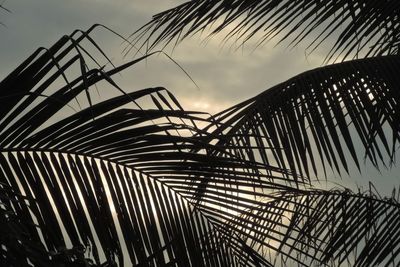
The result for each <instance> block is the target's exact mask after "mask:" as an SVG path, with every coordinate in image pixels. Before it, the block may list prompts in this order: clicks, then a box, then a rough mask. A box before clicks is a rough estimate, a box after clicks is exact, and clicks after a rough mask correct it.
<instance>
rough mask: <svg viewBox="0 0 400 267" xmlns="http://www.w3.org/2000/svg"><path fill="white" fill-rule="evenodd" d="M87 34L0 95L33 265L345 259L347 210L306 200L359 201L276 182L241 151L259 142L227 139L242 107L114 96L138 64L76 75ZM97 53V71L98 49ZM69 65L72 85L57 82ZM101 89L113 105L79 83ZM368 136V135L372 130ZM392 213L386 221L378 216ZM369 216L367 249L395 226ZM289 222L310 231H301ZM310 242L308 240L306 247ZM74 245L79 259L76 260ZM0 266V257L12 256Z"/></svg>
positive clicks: (280, 175)
mask: <svg viewBox="0 0 400 267" xmlns="http://www.w3.org/2000/svg"><path fill="white" fill-rule="evenodd" d="M93 29H94V28H92V29H90V30H89V31H87V32H79V31H78V32H76V33H74V34H73V35H72V36H69V37H68V36H66V37H64V38H62V39H61V40H60V41H59V42H58V43H56V45H55V46H53V47H51V48H50V49H48V50H45V49H41V50H38V51H37V52H35V53H34V54H33V55H32V56H31V57H30V58H28V59H27V60H26V61H25V62H24V63H23V64H22V65H20V67H18V68H17V69H16V70H15V71H14V72H12V73H11V74H10V75H9V76H8V77H6V78H5V79H4V80H3V82H2V83H1V84H0V99H1V103H2V105H0V107H1V109H0V112H1V115H2V116H1V118H2V119H0V125H1V128H0V129H1V130H0V137H1V138H0V140H1V142H0V183H2V184H5V185H6V186H7V187H11V188H12V189H13V190H15V191H16V192H17V193H18V194H20V195H23V196H25V197H27V198H28V199H32V200H33V201H32V202H30V203H29V208H28V206H27V205H26V203H24V202H17V204H16V205H11V206H9V207H11V211H12V212H13V213H15V215H16V216H17V218H19V219H21V218H23V219H24V221H25V223H26V224H27V225H30V227H28V228H27V230H26V231H27V236H29V239H31V240H33V241H34V242H36V243H40V244H42V245H41V246H42V247H43V250H44V251H46V252H47V253H45V254H44V256H43V255H42V256H43V257H44V259H43V260H44V261H45V262H49V261H50V262H51V263H55V262H57V261H61V262H63V261H64V263H65V262H69V263H71V264H72V263H78V261H79V260H81V259H82V257H83V258H84V257H90V258H93V259H94V261H95V262H96V264H100V263H101V262H103V261H107V262H108V264H109V265H110V266H111V265H112V264H114V263H115V262H118V263H120V265H123V264H124V263H127V264H130V263H132V264H133V265H139V266H146V265H153V266H154V265H156V266H164V265H171V266H273V265H274V262H275V259H276V258H277V257H279V258H280V259H282V260H284V261H285V260H287V261H292V262H295V263H296V264H300V265H301V264H303V265H304V264H305V263H306V262H310V261H311V260H312V259H314V258H315V259H314V262H316V263H317V264H325V263H328V262H329V261H331V260H332V261H340V260H341V259H342V258H344V259H348V258H351V256H352V255H350V254H349V253H348V251H347V250H343V249H345V248H342V247H340V244H339V245H338V244H336V243H335V242H336V241H335V240H337V238H342V239H343V238H345V237H342V236H340V235H339V234H340V233H341V232H340V231H339V230H337V229H338V227H340V226H342V225H343V223H341V222H343V221H347V220H348V221H349V223H348V224H346V225H345V226H346V227H349V229H352V227H353V225H354V224H356V223H357V221H358V220H360V218H359V217H357V216H356V214H353V213H350V214H352V215H351V216H349V212H348V210H346V212H342V210H341V209H345V208H347V206H346V207H345V208H344V207H343V205H341V204H340V203H341V202H340V201H339V202H338V201H337V199H334V200H332V201H331V200H329V201H327V202H324V201H323V199H320V198H319V197H320V196H321V195H323V196H326V197H327V198H329V199H330V198H332V197H331V196H337V198H339V199H340V198H343V199H346V201H347V199H350V200H349V201H353V200H357V199H361V200H362V201H364V200H365V199H366V198H367V197H366V196H358V195H355V194H350V193H348V192H346V191H345V192H338V191H335V192H329V191H328V192H326V191H316V190H314V189H312V188H311V189H310V187H309V186H307V185H306V184H305V183H304V182H305V181H306V180H304V179H300V177H301V178H302V176H301V175H297V176H294V173H293V172H292V171H294V170H295V171H297V169H296V168H291V169H292V170H291V171H289V170H287V169H286V168H285V166H283V164H280V165H282V166H279V164H269V163H267V162H266V161H263V160H262V159H263V158H261V157H260V156H256V155H255V154H256V153H255V152H254V151H253V152H251V151H252V147H251V144H252V143H254V140H258V139H260V140H261V136H262V135H261V134H260V133H258V132H256V130H254V133H251V132H243V133H240V131H238V129H242V128H241V127H243V125H246V124H247V125H250V124H252V125H253V124H254V125H257V123H258V122H259V120H254V121H253V118H252V117H250V116H248V117H247V116H241V115H237V114H240V112H242V111H243V110H245V111H246V109H248V110H251V107H254V103H256V102H257V101H256V100H255V99H251V100H249V101H247V102H244V103H242V104H239V105H238V106H235V107H233V108H232V109H230V110H228V111H226V112H223V113H222V114H219V115H218V116H214V117H211V118H208V117H207V116H206V115H205V114H203V113H200V112H189V111H185V110H183V108H182V107H181V105H180V104H179V103H178V101H177V100H176V99H175V98H174V97H173V96H172V94H171V93H170V92H168V91H167V90H166V89H164V88H149V89H144V90H139V91H134V92H129V93H127V92H124V91H122V89H121V88H119V87H118V85H117V84H116V82H115V81H114V80H113V76H114V75H115V74H117V73H119V72H120V71H122V70H124V69H126V68H128V67H130V66H132V65H133V64H135V63H136V62H139V61H140V60H142V59H144V58H146V57H148V56H150V55H147V56H144V57H142V58H140V59H138V60H135V61H132V62H128V63H126V64H124V65H122V66H113V65H111V67H110V68H111V69H106V68H105V67H104V65H102V64H100V63H98V62H97V61H99V62H100V59H96V61H95V62H94V63H95V67H89V62H88V61H89V60H87V59H88V58H89V59H91V60H93V59H94V58H93V57H91V55H90V54H86V53H87V51H88V50H87V48H84V47H82V43H83V41H84V40H89V43H90V44H92V45H93V47H94V49H95V50H98V49H100V48H99V46H98V45H97V44H96V43H95V42H94V41H93V39H91V38H90V36H89V33H90V32H91V31H92V30H93ZM100 54H102V55H103V56H104V60H105V62H106V63H107V62H109V60H108V58H107V56H105V53H104V52H102V51H101V50H100ZM103 64H104V63H103ZM382 64H383V63H382ZM393 64H394V63H393ZM394 65H395V64H394ZM96 66H97V67H96ZM74 67H77V69H78V74H76V72H74V71H71V72H70V70H71V69H72V68H74ZM358 67H359V71H361V70H364V68H362V67H360V66H358ZM389 67H390V66H389ZM332 68H333V69H334V68H335V67H332ZM356 69H357V67H356ZM351 73H353V74H354V72H351ZM351 73H350V74H349V75H350V76H351ZM355 73H357V72H355ZM70 74H71V75H70ZM361 74H365V73H364V72H363V73H361ZM361 74H360V75H361ZM373 74H375V75H376V76H374V75H373ZM74 75H75V76H74ZM71 76H72V78H71ZM362 77H366V76H363V75H362ZM368 77H370V78H371V77H372V78H371V80H370V83H372V81H375V79H378V78H379V79H378V81H379V83H378V85H379V86H377V87H379V90H381V89H382V90H383V89H387V87H386V84H387V83H388V81H386V80H385V82H382V81H381V80H380V79H383V78H385V77H386V76H384V75H381V73H376V72H374V71H371V72H368ZM60 80H61V81H64V83H61V82H60ZM101 82H106V84H107V85H111V87H112V88H114V89H115V90H118V92H120V95H119V96H116V97H110V98H109V99H106V100H104V101H100V102H98V103H96V102H95V101H94V100H93V99H92V97H91V90H93V89H92V85H95V84H97V85H100V84H101ZM381 82H382V83H381ZM383 85H385V86H383ZM371 90H378V89H374V88H372V87H371ZM276 91H277V90H276ZM286 91H287V92H284V93H282V95H280V98H281V104H282V105H284V104H285V103H287V101H289V103H290V102H291V101H292V100H293V95H294V96H297V95H296V94H295V93H293V92H292V91H293V90H291V89H290V88H288V89H287V90H286ZM386 92H387V91H385V96H386ZM265 94H269V93H268V92H267V93H265ZM377 94H378V92H377ZM274 96H275V95H274ZM374 97H375V95H374ZM377 97H378V96H377ZM75 98H76V99H75ZM285 98H286V99H288V100H287V101H285V100H284V99H285ZM260 99H263V98H262V97H260ZM276 99H278V98H276ZM391 99H392V98H390V97H388V98H387V99H386V98H385V99H383V100H382V101H383V102H384V101H389V100H391ZM75 101H78V102H79V103H80V104H79V105H78V106H79V108H80V110H79V111H74V112H73V113H72V114H68V113H67V112H66V110H68V109H74V107H75V106H76V105H74V104H73V103H74V102H75ZM260 101H261V100H260ZM262 101H264V102H262ZM262 101H261V102H262V103H264V104H265V99H264V100H262ZM374 101H375V98H374V100H373V101H372V100H371V102H374ZM376 101H377V100H376ZM84 102H86V104H84ZM261 102H260V103H261ZM383 102H382V103H383ZM277 103H279V102H278V101H277ZM390 103H391V104H390V108H393V105H392V102H390ZM393 103H394V104H395V102H393ZM396 103H397V102H396ZM3 104H4V105H3ZM256 106H257V105H256ZM394 106H395V105H394ZM257 107H258V108H261V107H265V106H260V105H258V106H257ZM276 108H277V107H276ZM359 108H360V110H364V109H363V108H362V107H359ZM364 108H365V109H367V108H366V107H364ZM257 110H258V111H259V109H257ZM364 111H365V110H364ZM391 111H392V112H394V109H393V110H391ZM365 112H371V113H367V114H368V116H370V115H371V114H375V113H374V112H373V111H371V110H368V111H365ZM375 112H376V114H381V112H382V111H380V110H378V109H375ZM389 113H390V112H389V111H388V112H387V114H389ZM252 114H253V113H252ZM387 114H386V113H385V114H384V116H383V118H385V119H386V120H390V121H391V120H394V118H396V117H395V115H393V117H390V116H388V115H387ZM55 117H56V118H55ZM232 118H235V119H232ZM244 118H246V119H244ZM321 120H326V118H325V117H323V118H321ZM204 122H206V123H208V124H209V125H210V126H209V128H208V127H206V129H200V128H199V127H198V126H197V125H200V123H204ZM232 122H233V127H232V128H231V127H230V123H232ZM391 122H392V121H391ZM320 126H321V127H323V126H324V125H320ZM213 127H214V128H216V129H214V131H211V129H212V128H213ZM235 127H236V128H235ZM374 127H375V125H374ZM375 128H376V127H375ZM375 128H374V130H373V131H372V133H375V132H376V133H378V132H379V131H378V130H379V129H378V130H375ZM208 129H210V131H209V130H208ZM232 129H234V130H232ZM245 129H250V128H249V127H248V126H247V128H245ZM254 129H255V128H254ZM224 134H227V135H224ZM253 136H256V138H255V139H253V141H251V140H250V139H252V138H253ZM395 137H396V138H397V135H396V136H395ZM232 140H233V141H232ZM243 140H244V141H243ZM374 140H375V139H374ZM231 141H232V143H231ZM235 142H236V143H235ZM371 142H372V141H371ZM256 147H257V149H256V150H257V151H259V152H257V153H260V154H261V153H262V152H261V151H263V150H265V147H264V146H262V145H260V144H257V145H256ZM371 149H372V148H371ZM373 149H375V150H373V151H375V152H374V153H378V152H376V149H377V148H375V147H374V148H373ZM371 153H372V152H371ZM284 160H286V159H285V158H283V161H284ZM274 165H277V166H274ZM3 188H5V187H1V189H2V191H1V192H3ZM307 197H309V198H310V199H311V200H305V198H307ZM368 201H369V202H371V203H372V204H371V205H372V207H375V206H374V205H376V206H377V207H378V208H380V207H381V206H379V205H378V204H379V203H384V204H382V205H383V206H384V207H385V208H386V209H388V210H395V211H396V208H398V204H397V202H390V201H386V200H382V199H378V198H376V197H375V198H374V197H369V198H368ZM369 202H368V203H369ZM332 203H333V204H335V205H336V206H335V205H333V204H332ZM351 203H353V202H351ZM351 203H350V204H349V205H348V208H349V210H350V211H353V209H355V207H356V206H354V205H353V204H351ZM331 204H332V205H333V207H331V206H330V205H331ZM360 205H361V204H360ZM368 205H369V204H368ZM357 207H358V206H357ZM368 207H370V206H368ZM319 210H323V211H326V212H327V213H329V214H330V213H332V212H338V213H337V216H338V219H337V220H331V217H329V216H328V217H324V216H323V214H325V213H321V212H319ZM382 210H384V209H383V208H382ZM380 211H381V210H380ZM359 212H360V213H359V214H360V216H362V214H365V213H370V212H371V210H370V209H365V208H362V207H361V208H360V210H359ZM396 214H397V213H395V212H390V216H397V215H396ZM372 215H373V216H372V217H373V218H375V219H376V221H377V225H378V226H377V227H379V225H381V226H380V227H384V229H385V231H386V232H385V233H383V234H382V239H381V240H380V239H376V238H375V239H374V240H377V243H376V242H375V241H374V242H375V243H376V244H385V242H387V238H386V236H388V235H389V234H391V236H393V237H395V234H396V233H397V232H396V230H397V228H398V227H397V224H396V223H394V224H389V223H386V224H385V223H383V224H382V223H381V224H378V222H381V220H382V221H384V222H386V220H385V218H389V217H385V215H384V214H383V213H379V212H378V213H376V214H375V213H373V214H372ZM374 216H375V217H374ZM314 218H315V219H316V220H317V221H319V222H320V223H321V224H324V222H325V224H324V225H329V226H330V227H331V228H327V229H328V230H327V231H326V232H323V233H320V232H318V235H315V239H311V238H309V235H308V233H309V232H312V231H318V229H320V228H321V227H323V226H320V225H319V224H318V225H315V224H313V223H312V222H313V220H314ZM394 218H395V221H396V217H394ZM35 224H36V225H37V226H38V227H33V225H35ZM294 225H295V226H296V225H304V227H306V228H307V229H309V230H307V231H308V232H307V233H304V231H302V230H301V229H298V228H296V227H294ZM363 226H365V225H363ZM367 226H368V225H367ZM367 226H365V227H362V228H360V229H361V230H360V231H359V234H358V236H360V237H363V238H367V239H368V238H369V235H370V233H372V234H374V233H380V232H379V231H378V232H374V231H373V230H371V229H370V228H368V227H367ZM313 227H314V228H313ZM315 229H316V230H315ZM329 229H332V231H329ZM346 233H347V232H346ZM17 239H18V240H19V241H23V240H21V239H19V238H17ZM309 240H312V241H313V242H314V243H312V244H308V241H309ZM321 240H322V241H321ZM345 240H347V239H346V238H345ZM363 240H364V239H363ZM371 240H372V239H371ZM395 241H396V240H394V242H395ZM2 242H3V241H2ZM4 242H5V243H6V245H9V244H8V243H7V241H4ZM316 242H320V243H318V244H319V246H316V245H315V244H316ZM346 242H348V241H346ZM368 242H369V241H368ZM368 242H367V243H366V244H369V243H368ZM371 242H372V241H371ZM375 243H374V244H375ZM393 244H396V243H393ZM353 245H354V246H364V247H365V249H364V251H366V252H364V253H369V252H373V253H374V254H373V255H380V256H379V257H380V258H379V257H378V256H371V257H369V258H366V259H365V262H361V263H362V264H364V263H365V264H370V263H375V262H385V261H386V262H388V261H390V260H391V257H392V258H394V259H397V255H398V254H399V253H398V247H397V245H392V246H390V247H388V248H387V247H384V250H380V248H381V247H380V245H379V246H376V247H374V246H369V245H367V246H365V244H364V243H363V241H362V240H361V239H360V240H355V241H351V244H350V245H349V249H350V250H351V249H352V247H351V246H353ZM82 247H87V248H88V250H87V253H85V254H84V250H83V249H82ZM335 248H338V249H339V250H337V251H336V250H335ZM314 250H315V251H314ZM342 250H343V251H344V252H343V251H342ZM375 251H377V252H376V253H375ZM389 252H390V253H389ZM313 253H314V254H313ZM268 254H269V255H270V256H267V255H268ZM296 254H299V257H298V258H297V255H296ZM5 255H6V256H5V257H8V258H5V259H6V260H8V259H12V257H14V256H15V254H5ZM68 255H72V256H71V257H69V256H68ZM10 257H11V258H10ZM63 259H64V260H63ZM360 259H361V258H360ZM23 260H24V262H27V260H26V258H24V259H23ZM282 264H284V263H282Z"/></svg>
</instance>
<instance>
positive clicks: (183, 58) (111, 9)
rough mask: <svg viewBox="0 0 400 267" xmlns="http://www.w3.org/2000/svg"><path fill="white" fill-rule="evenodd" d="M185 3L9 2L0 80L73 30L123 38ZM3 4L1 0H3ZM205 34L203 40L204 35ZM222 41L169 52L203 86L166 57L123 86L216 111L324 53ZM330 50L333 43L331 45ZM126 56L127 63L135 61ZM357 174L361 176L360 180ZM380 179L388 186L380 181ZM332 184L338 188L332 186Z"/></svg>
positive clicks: (111, 42) (116, 43)
mask: <svg viewBox="0 0 400 267" xmlns="http://www.w3.org/2000/svg"><path fill="white" fill-rule="evenodd" d="M182 2H184V1H177V0H164V1H160V0H113V1H107V0H68V1H65V0H35V1H32V0H12V1H11V0H8V1H5V2H4V3H3V5H4V6H5V7H6V8H7V9H9V10H11V11H12V13H7V12H5V11H2V10H0V22H1V23H3V24H4V25H5V26H0V35H1V39H0V62H1V64H0V77H1V78H3V77H5V75H7V74H8V73H9V72H10V71H11V70H13V69H14V68H15V67H16V66H17V65H18V64H19V63H20V62H22V60H24V59H25V58H26V57H28V56H29V55H30V54H31V53H32V52H33V51H34V50H35V49H36V48H38V47H40V46H44V47H49V46H50V45H52V44H53V43H54V42H55V41H57V40H58V39H59V38H60V37H61V36H62V35H64V34H69V33H71V32H72V31H73V30H74V29H83V30H85V29H87V28H89V27H90V26H91V25H92V24H94V23H101V24H104V25H106V26H108V27H110V28H112V29H113V30H115V31H117V32H119V33H120V34H122V35H124V36H128V35H129V34H131V33H132V32H134V31H135V30H136V29H137V28H139V27H140V26H142V25H143V24H145V23H146V22H148V21H149V20H150V18H151V16H152V15H153V14H156V13H157V12H160V11H163V10H165V9H167V8H170V7H173V6H174V5H176V4H179V3H182ZM0 3H1V2H0ZM93 37H94V39H95V40H96V41H98V42H99V43H101V45H102V47H104V48H106V49H107V51H108V55H111V57H112V58H113V59H114V58H115V59H121V60H123V50H124V48H125V47H126V46H125V45H124V44H121V40H119V39H118V38H116V37H115V36H114V35H112V34H107V33H106V34H104V33H102V32H100V33H99V34H98V35H97V33H96V35H95V36H93ZM203 37H204V36H203ZM221 38H222V36H216V37H215V38H213V39H212V40H211V41H210V42H208V43H207V44H206V45H205V44H204V42H202V41H203V40H204V38H202V36H194V37H193V38H190V39H188V40H186V41H184V42H183V43H182V44H181V45H179V46H178V47H177V48H176V49H175V50H174V51H172V49H171V47H169V48H167V49H166V50H165V52H167V53H168V54H170V55H171V56H172V58H173V59H174V60H175V61H176V62H178V63H179V65H180V66H181V67H182V68H184V69H185V71H186V72H187V73H189V75H190V77H191V78H192V79H193V80H194V81H195V83H196V84H197V85H198V87H199V88H197V87H196V86H195V85H194V83H193V82H192V81H191V80H190V79H189V78H188V77H187V76H186V75H185V74H184V73H183V71H182V70H180V68H179V67H177V66H176V65H175V64H174V63H173V62H172V61H171V60H170V59H168V58H167V57H165V56H163V55H159V56H154V57H151V58H149V59H148V60H147V61H146V62H143V63H141V64H138V65H135V66H134V68H133V69H132V70H128V71H127V72H124V74H123V75H124V76H125V77H126V79H125V80H124V81H123V83H124V86H123V87H124V88H128V89H129V90H138V89H142V88H147V87H155V86H163V87H166V88H167V89H169V90H170V91H171V92H172V93H173V94H174V95H175V96H176V97H177V98H178V100H180V102H181V103H182V104H183V106H184V107H185V109H188V110H200V111H206V112H209V113H215V112H218V111H221V110H223V109H224V108H227V107H229V106H232V105H234V104H236V103H239V102H240V101H243V100H245V99H247V98H250V97H253V96H255V95H257V94H258V93H260V92H262V91H264V90H266V89H268V88H270V87H271V86H273V85H275V84H277V83H280V82H283V81H285V80H287V79H289V78H291V77H293V76H295V75H297V74H300V73H301V72H303V71H306V70H310V69H313V68H316V67H319V66H321V65H322V63H323V59H324V56H325V55H326V49H325V48H322V49H320V50H317V51H315V52H314V53H312V54H311V55H307V56H306V55H305V52H304V51H305V45H299V46H297V47H296V48H287V47H286V46H285V44H284V45H278V46H276V47H275V44H276V43H274V42H271V43H268V44H266V45H265V46H263V47H260V48H258V49H256V50H254V51H253V49H252V48H253V46H252V44H251V43H250V44H249V46H248V47H245V48H244V49H243V50H237V51H235V50H234V49H230V48H229V46H224V47H221ZM327 47H329V46H327ZM133 56H134V55H133V53H132V54H128V55H127V56H126V57H125V60H129V59H131V58H133ZM398 173H399V172H398V169H397V168H396V169H394V170H391V171H385V170H383V171H382V175H383V176H388V177H389V178H387V179H386V178H385V180H382V177H381V174H379V173H378V172H377V171H375V170H372V168H370V167H368V166H367V167H365V169H364V174H363V176H364V178H362V179H361V178H359V175H358V176H357V174H356V175H354V174H352V175H351V177H350V176H349V177H343V178H342V179H343V180H342V181H340V180H336V181H334V182H338V183H342V184H345V185H346V186H349V187H353V188H354V185H355V183H357V184H358V185H360V184H363V185H364V186H366V185H367V181H369V180H371V181H373V182H374V183H375V184H376V187H377V188H378V189H379V190H382V191H384V192H390V191H391V188H393V185H395V186H397V187H398V186H399V184H400V183H399V182H398V181H399V179H398ZM357 177H358V178H357ZM382 181H383V182H382ZM332 184H333V183H332Z"/></svg>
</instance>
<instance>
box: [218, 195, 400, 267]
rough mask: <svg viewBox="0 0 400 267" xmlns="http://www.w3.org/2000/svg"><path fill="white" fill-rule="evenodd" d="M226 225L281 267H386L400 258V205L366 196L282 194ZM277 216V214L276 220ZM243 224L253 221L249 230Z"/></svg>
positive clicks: (392, 201)
mask: <svg viewBox="0 0 400 267" xmlns="http://www.w3.org/2000/svg"><path fill="white" fill-rule="evenodd" d="M274 197H275V199H273V200H271V201H269V202H268V201H267V202H264V203H260V206H258V207H254V209H250V210H247V211H246V212H243V213H242V214H241V216H240V217H238V218H237V219H236V220H233V221H231V222H230V223H228V224H226V225H225V228H226V231H235V232H237V233H239V236H240V238H241V239H242V240H244V242H246V243H247V244H248V245H249V246H251V247H252V248H255V250H256V251H257V252H258V253H259V254H260V255H263V257H265V258H271V259H270V261H271V262H273V263H274V265H278V266H292V265H298V266H342V265H344V266H384V265H391V264H396V263H398V262H399V257H400V251H399V248H400V245H399V244H400V243H399V238H400V231H399V223H400V218H399V216H400V204H399V202H398V200H396V199H394V198H385V199H383V198H381V197H379V196H376V195H374V194H373V193H372V191H368V192H365V193H358V194H355V193H353V192H351V191H339V190H331V191H324V190H307V191H299V192H280V193H278V194H276V195H274ZM278 214H279V215H278ZM243 222H251V223H250V225H246V224H244V223H243Z"/></svg>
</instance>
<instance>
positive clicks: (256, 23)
mask: <svg viewBox="0 0 400 267" xmlns="http://www.w3.org/2000/svg"><path fill="white" fill-rule="evenodd" d="M399 10H400V4H399V2H398V1H396V0H390V1H360V0H340V1H329V0H323V1H319V0H313V1H304V0H295V1H286V0H285V1H275V0H260V1H254V0H234V1H226V0H193V1H188V2H186V3H184V4H181V5H179V6H177V7H175V8H172V9H170V10H167V11H164V12H162V13H159V14H157V15H155V16H154V17H153V19H152V20H151V21H150V22H149V23H148V24H146V25H145V26H143V27H142V28H141V29H139V30H138V31H136V32H135V33H134V34H133V36H134V41H135V43H140V42H141V40H142V39H144V40H145V43H144V44H143V46H146V49H148V50H151V49H153V48H154V47H155V46H156V45H158V44H160V43H163V42H164V43H171V42H179V41H181V40H182V39H184V38H186V37H188V36H191V35H193V34H195V33H199V32H203V31H207V30H209V28H211V33H210V35H215V34H217V33H220V32H222V31H223V30H225V33H224V34H225V35H226V36H225V41H226V40H229V39H232V40H234V41H238V42H239V45H241V44H243V43H245V42H247V41H248V40H249V39H251V38H252V37H257V38H259V42H260V44H261V43H263V42H265V41H267V40H269V39H271V38H278V39H279V40H280V41H283V40H285V39H290V40H291V41H290V42H291V44H292V45H296V44H298V43H299V42H301V41H302V40H304V39H305V38H306V37H308V36H311V39H312V41H311V43H310V44H309V48H310V49H315V48H316V47H317V46H318V45H320V43H321V42H323V41H324V40H326V39H327V38H329V37H330V36H333V35H335V36H337V39H336V41H335V44H334V45H333V47H332V48H331V51H330V54H329V56H328V58H329V57H332V56H334V55H335V54H336V55H343V57H344V58H346V57H349V56H351V57H352V56H354V55H357V54H358V53H359V52H360V51H364V53H363V54H366V55H371V56H374V55H383V54H396V53H397V52H398V45H399V41H400V27H399V23H398V19H399V15H398V14H399Z"/></svg>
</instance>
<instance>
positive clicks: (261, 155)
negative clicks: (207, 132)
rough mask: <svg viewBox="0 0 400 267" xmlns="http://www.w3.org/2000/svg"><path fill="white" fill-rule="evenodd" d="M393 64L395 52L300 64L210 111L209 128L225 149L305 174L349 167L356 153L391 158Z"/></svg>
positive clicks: (395, 130)
mask: <svg viewBox="0 0 400 267" xmlns="http://www.w3.org/2000/svg"><path fill="white" fill-rule="evenodd" d="M399 71H400V57H398V56H386V57H377V58H370V59H362V60H356V61H350V62H344V63H341V64H335V65H331V66H326V67H322V68H319V69H315V70H312V71H308V72H305V73H303V74H300V75H298V76H296V77H294V78H292V79H289V80H288V81H286V82H284V83H281V84H278V85H276V86H274V87H273V88H271V89H269V90H266V91H265V92H263V93H261V94H260V95H258V96H256V97H254V98H252V99H250V100H247V101H245V102H243V103H240V104H238V105H236V106H234V107H232V108H230V109H227V110H226V111H223V112H221V113H219V114H216V115H215V116H214V117H213V119H214V120H215V124H216V125H218V127H216V130H215V131H214V134H213V136H219V140H218V143H217V146H218V147H226V148H227V150H228V151H230V153H232V154H237V155H239V156H241V157H242V158H244V159H246V160H252V161H257V162H262V163H264V164H272V165H274V164H276V165H278V166H280V167H281V168H289V169H291V170H292V172H293V173H297V174H302V175H303V176H305V177H310V174H311V173H312V172H314V173H315V174H316V175H317V176H318V171H323V172H325V168H326V167H325V166H326V165H328V166H330V167H331V168H333V169H334V170H336V171H338V172H339V173H340V171H341V169H342V167H344V169H345V170H346V171H348V168H349V164H352V162H354V163H355V164H356V166H357V167H359V161H360V159H361V158H362V157H364V158H368V159H369V160H370V162H372V163H373V164H374V165H375V166H376V167H378V166H379V165H381V164H390V162H393V161H394V157H395V154H396V150H397V147H398V141H399V137H400V136H399V133H400V132H399V131H400V129H399V122H400V117H399V114H400V107H399V105H398V103H399V101H400V94H399V84H400V83H399V82H400V80H399V77H398V75H397V74H396V73H398V72H399ZM356 143H357V144H356ZM360 147H363V148H364V151H363V150H362V149H360ZM310 169H311V170H310Z"/></svg>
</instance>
